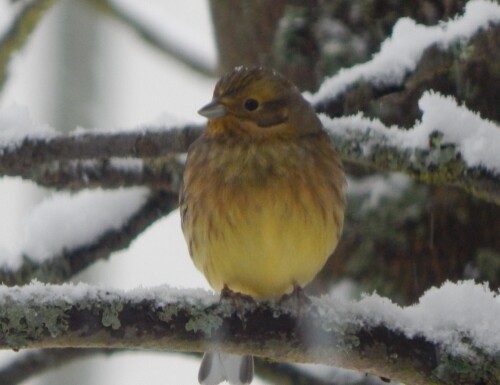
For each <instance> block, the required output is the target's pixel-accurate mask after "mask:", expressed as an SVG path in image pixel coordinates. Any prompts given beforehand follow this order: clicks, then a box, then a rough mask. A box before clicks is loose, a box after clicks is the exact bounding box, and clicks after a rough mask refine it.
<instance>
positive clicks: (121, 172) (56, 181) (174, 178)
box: [18, 156, 184, 193]
mask: <svg viewBox="0 0 500 385" xmlns="http://www.w3.org/2000/svg"><path fill="white" fill-rule="evenodd" d="M183 169H184V165H183V164H182V162H180V161H179V160H178V159H177V158H176V157H175V156H166V157H158V158H157V159H154V160H142V159H132V158H111V159H99V160H70V161H54V162H50V163H42V164H40V165H38V166H34V167H29V168H24V169H21V170H20V171H21V172H20V174H19V175H18V176H21V177H22V178H23V179H27V180H31V181H33V182H35V183H37V184H38V185H40V186H44V187H49V188H55V189H66V190H81V189H85V188H96V187H100V188H106V189H112V188H118V187H133V186H146V187H149V188H151V189H161V190H165V191H172V192H175V193H176V192H178V191H179V187H180V184H181V181H182V172H183Z"/></svg>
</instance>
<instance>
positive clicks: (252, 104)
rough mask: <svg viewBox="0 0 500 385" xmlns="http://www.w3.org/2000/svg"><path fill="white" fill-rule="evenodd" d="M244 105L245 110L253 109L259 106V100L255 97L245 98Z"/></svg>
mask: <svg viewBox="0 0 500 385" xmlns="http://www.w3.org/2000/svg"><path fill="white" fill-rule="evenodd" d="M244 107H245V109H246V110H247V111H255V110H256V109H257V108H258V107H259V102H258V101H257V100H255V99H247V100H245V104H244Z"/></svg>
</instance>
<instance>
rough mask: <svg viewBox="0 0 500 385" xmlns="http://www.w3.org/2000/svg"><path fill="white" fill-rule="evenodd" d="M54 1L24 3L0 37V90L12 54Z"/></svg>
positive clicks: (28, 35)
mask: <svg viewBox="0 0 500 385" xmlns="http://www.w3.org/2000/svg"><path fill="white" fill-rule="evenodd" d="M54 3H55V1H54V0H32V1H31V2H29V3H28V4H26V5H24V6H23V8H22V9H21V11H20V12H19V13H18V15H17V16H16V18H15V19H14V20H13V22H12V23H11V25H10V26H9V27H8V28H7V29H6V31H5V32H4V34H3V36H1V37H0V90H2V88H3V86H4V85H5V81H6V80H7V70H8V69H7V67H8V65H9V62H10V60H11V58H12V57H13V54H14V53H15V52H16V51H17V50H19V49H20V48H21V47H22V46H23V45H24V44H25V43H26V41H27V40H28V38H29V37H30V35H31V32H33V30H34V29H35V27H36V26H37V25H38V22H39V21H40V20H41V18H42V16H43V15H44V14H45V11H47V10H48V9H49V8H50V7H51V6H52V5H53V4H54Z"/></svg>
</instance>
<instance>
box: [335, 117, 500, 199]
mask: <svg viewBox="0 0 500 385" xmlns="http://www.w3.org/2000/svg"><path fill="white" fill-rule="evenodd" d="M402 132H404V131H403V130H402ZM329 134H330V137H331V138H332V141H333V143H334V144H335V147H336V148H337V151H338V152H339V153H340V154H341V156H342V158H343V159H345V160H347V161H351V162H355V163H359V164H362V165H364V166H368V167H375V168H377V169H379V170H380V171H398V172H404V173H405V174H407V175H409V176H411V177H413V178H415V179H417V180H420V181H423V182H426V183H431V184H442V185H449V186H455V187H460V188H462V189H464V190H465V191H467V192H469V193H470V194H472V195H474V196H475V197H477V198H480V199H483V200H485V201H487V202H491V203H495V204H497V205H500V175H498V174H495V173H494V172H493V171H491V170H488V169H486V168H483V167H476V166H469V165H468V164H467V163H466V162H465V161H464V160H463V159H462V155H461V153H460V150H459V149H457V148H456V146H454V145H451V144H445V143H442V142H441V140H440V138H441V135H440V133H439V132H434V133H432V134H431V136H430V137H429V147H428V148H426V149H420V148H401V147H400V146H398V145H396V144H391V140H390V139H391V138H390V135H391V134H390V133H389V130H387V132H384V131H381V130H379V129H377V127H376V125H375V124H372V123H371V122H370V121H369V120H368V119H367V120H366V122H365V126H363V127H361V126H360V127H357V128H353V125H352V124H351V122H350V121H349V120H348V119H346V120H344V119H342V118H340V119H338V120H332V121H331V124H330V127H329Z"/></svg>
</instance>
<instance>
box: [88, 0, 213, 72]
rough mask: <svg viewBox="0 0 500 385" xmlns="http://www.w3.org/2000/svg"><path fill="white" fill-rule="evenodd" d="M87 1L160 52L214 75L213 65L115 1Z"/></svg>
mask: <svg viewBox="0 0 500 385" xmlns="http://www.w3.org/2000/svg"><path fill="white" fill-rule="evenodd" d="M89 2H90V4H91V5H93V6H95V7H96V8H97V9H99V10H100V11H101V12H102V13H104V14H105V15H108V16H111V17H113V18H114V19H116V20H118V21H121V22H122V23H123V24H124V25H126V26H128V27H130V28H131V29H132V30H133V31H134V32H135V33H136V34H137V35H138V36H139V37H141V38H142V39H143V40H144V41H145V42H146V43H148V44H150V45H151V46H152V47H154V48H156V49H157V50H159V51H160V52H162V53H164V54H166V55H168V56H170V57H171V58H173V59H175V60H177V61H179V62H180V63H181V64H183V65H185V66H187V67H188V68H190V69H192V70H194V71H196V72H197V73H199V74H202V75H205V76H209V77H213V76H214V75H215V68H214V67H213V66H211V65H210V64H209V63H207V62H205V61H204V60H202V59H200V58H199V57H197V55H196V54H194V52H189V51H188V50H186V49H185V48H182V47H181V46H180V45H179V43H178V42H176V39H175V37H173V36H172V38H171V39H167V38H166V37H165V36H160V35H159V34H158V32H157V31H156V30H155V29H154V28H151V27H150V26H149V25H147V24H145V23H144V22H142V21H141V20H140V19H139V18H137V17H134V15H133V14H131V13H130V12H126V11H124V10H123V9H122V8H120V7H119V6H118V4H116V3H115V2H113V1H108V0H89Z"/></svg>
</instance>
